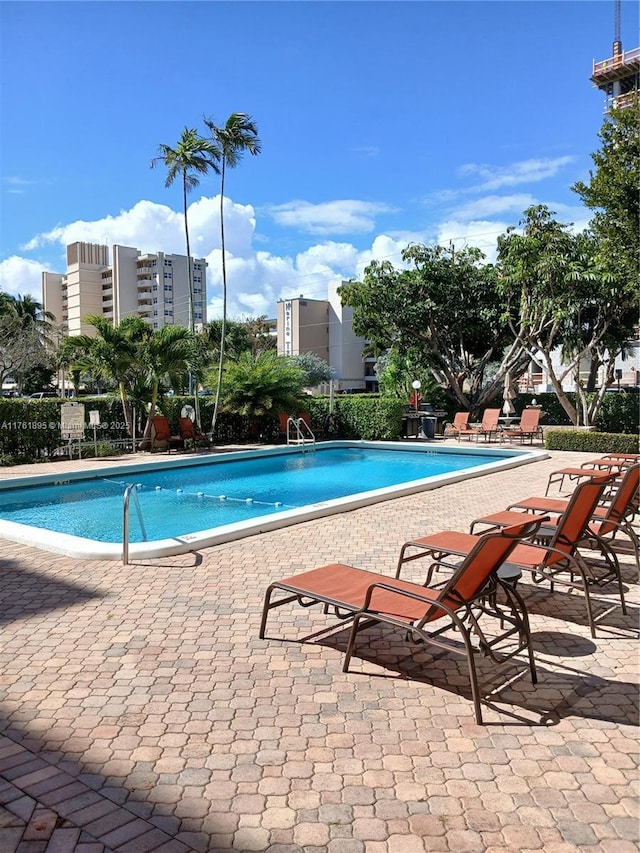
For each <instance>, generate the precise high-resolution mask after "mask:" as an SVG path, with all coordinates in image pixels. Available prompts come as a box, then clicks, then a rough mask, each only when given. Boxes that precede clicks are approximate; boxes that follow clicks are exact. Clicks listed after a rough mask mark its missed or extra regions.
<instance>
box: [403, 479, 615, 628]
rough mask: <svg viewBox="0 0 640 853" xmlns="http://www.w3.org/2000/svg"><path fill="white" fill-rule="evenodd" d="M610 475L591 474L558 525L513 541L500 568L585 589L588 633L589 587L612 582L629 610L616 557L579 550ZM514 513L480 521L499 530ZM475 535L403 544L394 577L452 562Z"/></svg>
mask: <svg viewBox="0 0 640 853" xmlns="http://www.w3.org/2000/svg"><path fill="white" fill-rule="evenodd" d="M614 479H615V477H614V476H613V475H611V474H605V475H602V476H594V477H591V478H590V479H589V480H586V481H585V482H584V483H581V484H580V485H579V486H578V487H577V488H576V490H575V492H574V493H573V495H572V496H571V499H570V500H569V504H568V506H567V509H566V510H565V512H564V513H563V514H562V515H561V516H560V517H559V519H558V522H557V524H555V525H554V524H551V525H549V526H544V527H540V529H539V530H538V532H537V533H536V540H537V541H536V544H527V543H521V544H519V545H517V546H516V548H514V550H513V552H512V553H511V555H510V556H509V559H508V561H507V562H506V563H505V565H504V566H503V568H502V570H503V571H508V570H513V571H517V570H520V571H521V572H522V571H530V572H531V573H532V576H533V579H534V581H535V582H536V583H540V582H541V581H542V580H548V581H550V582H551V589H552V590H553V588H554V584H560V585H562V586H567V587H569V588H571V589H573V588H580V589H581V590H582V591H583V592H584V597H585V604H586V608H587V619H588V622H589V627H590V629H591V636H592V637H595V635H596V632H595V622H594V619H593V608H592V606H591V597H590V593H589V589H590V587H592V586H603V585H604V584H607V583H609V582H610V581H611V580H614V581H616V583H617V585H618V592H619V594H620V602H621V605H622V612H623V613H624V614H625V615H626V612H627V610H626V605H625V600H624V590H623V588H622V579H621V577H620V566H619V565H618V561H617V558H615V555H613V556H614V558H613V559H612V558H611V556H610V554H609V552H608V549H607V548H606V547H604V548H603V549H602V554H603V557H604V558H605V565H604V566H601V565H598V564H596V563H594V562H592V561H589V563H587V562H586V560H585V559H584V557H583V556H582V555H581V554H580V552H579V550H578V548H579V546H580V545H583V544H584V543H585V542H586V541H587V540H588V539H589V538H590V537H589V533H588V531H587V528H588V526H589V523H590V522H591V518H592V516H593V513H594V512H595V509H596V507H597V506H598V502H599V500H600V498H601V496H602V494H603V492H604V490H605V488H606V487H607V486H608V485H609V484H610V483H612V482H613V481H614ZM517 516H518V513H516V512H514V511H505V513H495V514H494V515H493V516H486V517H485V518H484V519H482V520H483V521H488V520H489V519H490V520H491V522H490V523H492V524H493V527H494V529H495V528H499V526H500V524H501V523H504V524H509V526H511V525H512V524H513V523H514V520H517ZM532 518H534V519H535V518H537V519H538V521H539V522H542V520H543V519H542V518H540V517H539V516H535V515H534V516H532ZM480 520H481V519H476V520H475V521H474V522H473V523H472V527H473V526H474V525H475V524H476V523H478V522H479V521H480ZM483 535H487V534H486V533H485V534H483ZM476 539H477V536H476V535H475V534H471V533H457V532H454V533H452V532H451V531H445V532H443V533H436V534H434V535H432V536H424V537H421V538H419V539H414V540H411V541H409V542H405V544H404V545H403V546H402V549H401V551H400V557H399V559H398V568H397V572H396V577H399V575H400V571H401V568H402V566H403V565H404V563H407V562H410V561H411V560H416V559H419V558H421V557H425V556H431V557H432V558H433V559H434V560H435V561H436V563H435V564H434V565H437V564H439V565H449V566H451V565H452V564H451V562H450V561H448V560H446V559H445V558H446V557H448V556H450V555H457V556H461V555H464V554H467V553H468V552H469V551H470V550H471V548H472V547H473V544H474V542H475V541H476ZM412 548H413V549H417V553H414V554H411V555H410V556H407V555H406V552H407V551H408V550H409V549H412ZM609 550H610V549H609ZM430 575H431V569H430V573H429V576H428V577H427V582H429V580H430ZM567 576H568V579H567Z"/></svg>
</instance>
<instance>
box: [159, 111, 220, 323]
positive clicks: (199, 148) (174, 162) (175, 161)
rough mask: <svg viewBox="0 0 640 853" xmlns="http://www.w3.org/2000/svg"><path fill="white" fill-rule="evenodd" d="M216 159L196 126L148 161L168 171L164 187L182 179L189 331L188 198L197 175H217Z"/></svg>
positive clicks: (190, 318) (189, 249)
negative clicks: (209, 172) (210, 172)
mask: <svg viewBox="0 0 640 853" xmlns="http://www.w3.org/2000/svg"><path fill="white" fill-rule="evenodd" d="M218 159H219V152H218V150H217V148H216V147H215V146H214V145H213V144H212V143H211V142H210V141H209V140H207V139H202V137H201V136H199V135H198V131H197V130H196V129H195V127H185V128H184V129H183V131H182V134H181V135H180V139H179V140H178V144H177V145H176V147H175V148H171V147H170V146H169V145H164V144H163V145H160V146H158V156H157V157H154V158H153V160H152V161H151V168H152V169H153V168H155V167H156V166H158V165H160V164H162V165H164V166H166V168H167V177H166V179H165V182H164V185H165V187H170V186H171V185H172V184H173V182H174V181H175V180H176V178H178V177H179V178H180V179H181V180H182V206H183V211H184V234H185V238H186V243H187V281H188V284H189V331H190V332H193V330H194V316H193V313H194V312H193V302H194V299H193V271H192V269H191V245H190V242H189V220H188V216H187V195H188V193H189V191H190V190H192V189H193V188H194V187H197V186H198V184H199V183H200V178H199V175H205V174H206V173H207V172H208V171H209V169H213V170H214V171H215V172H218V171H219V169H218V166H217V163H216V161H217V160H218Z"/></svg>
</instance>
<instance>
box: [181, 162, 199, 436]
mask: <svg viewBox="0 0 640 853" xmlns="http://www.w3.org/2000/svg"><path fill="white" fill-rule="evenodd" d="M182 179H183V180H182V198H183V206H184V236H185V238H186V242H187V282H188V283H189V331H190V332H193V331H194V329H195V318H194V301H195V298H194V292H193V270H192V269H191V245H190V242H189V220H188V217H187V172H186V169H185V170H184V171H183V173H182ZM189 393H190V394H193V395H194V402H195V411H196V424H199V423H200V406H199V401H198V389H197V388H194V384H193V375H192V373H191V371H189Z"/></svg>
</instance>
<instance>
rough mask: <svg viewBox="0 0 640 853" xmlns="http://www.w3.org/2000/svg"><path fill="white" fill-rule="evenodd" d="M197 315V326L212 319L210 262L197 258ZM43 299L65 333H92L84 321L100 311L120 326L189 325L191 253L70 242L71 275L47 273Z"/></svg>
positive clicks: (195, 265)
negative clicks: (130, 322) (134, 319)
mask: <svg viewBox="0 0 640 853" xmlns="http://www.w3.org/2000/svg"><path fill="white" fill-rule="evenodd" d="M191 264H192V268H193V294H194V295H193V315H194V326H195V328H196V330H197V329H198V328H200V327H201V326H202V325H203V324H204V323H206V320H207V316H206V310H207V273H206V269H207V264H206V261H205V260H204V259H203V258H191ZM42 303H43V305H44V308H45V310H46V311H50V312H51V313H52V314H53V315H54V316H55V318H56V320H57V322H58V323H59V324H60V325H61V327H62V330H63V332H64V334H66V335H80V334H92V333H93V329H92V327H91V326H88V325H87V324H86V323H85V322H84V318H85V317H87V315H89V314H98V315H99V316H102V317H104V318H105V319H108V320H111V321H112V322H113V324H114V325H116V324H118V323H119V322H120V321H121V320H123V319H124V318H125V317H130V316H132V315H133V316H138V317H142V318H144V319H145V320H146V321H147V322H148V323H149V324H150V325H151V326H152V327H153V328H154V329H159V328H161V327H162V326H168V325H180V326H186V327H187V328H188V327H189V314H190V312H189V308H190V298H189V283H188V278H187V258H186V255H166V254H164V253H163V252H156V253H150V254H142V253H141V252H140V250H139V249H135V248H132V247H130V246H118V245H114V246H113V249H112V259H111V263H109V247H108V246H101V245H97V244H95V243H72V244H71V245H69V246H67V271H66V273H63V274H60V273H50V272H43V273H42Z"/></svg>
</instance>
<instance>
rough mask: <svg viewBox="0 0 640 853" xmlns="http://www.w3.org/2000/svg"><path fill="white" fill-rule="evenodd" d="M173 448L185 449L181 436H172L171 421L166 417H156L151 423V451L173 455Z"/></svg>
mask: <svg viewBox="0 0 640 853" xmlns="http://www.w3.org/2000/svg"><path fill="white" fill-rule="evenodd" d="M173 448H176V449H181V448H184V441H183V439H182V438H181V436H179V435H171V427H170V426H169V421H168V420H167V419H166V418H165V416H164V415H155V416H154V417H153V419H152V421H151V450H166V451H167V452H168V453H171V450H172V449H173Z"/></svg>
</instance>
